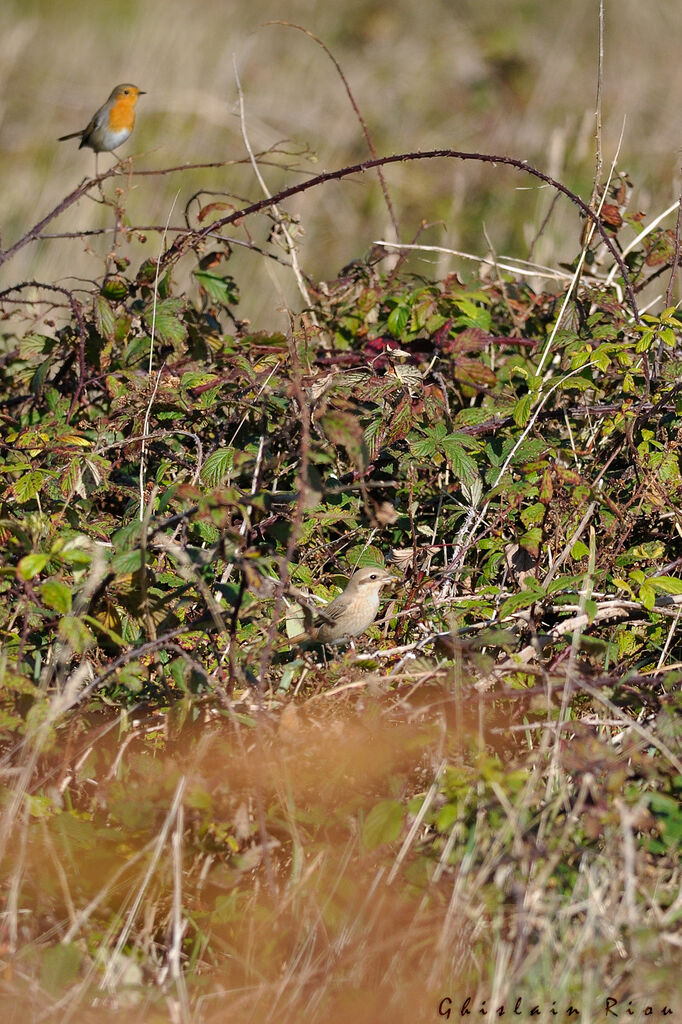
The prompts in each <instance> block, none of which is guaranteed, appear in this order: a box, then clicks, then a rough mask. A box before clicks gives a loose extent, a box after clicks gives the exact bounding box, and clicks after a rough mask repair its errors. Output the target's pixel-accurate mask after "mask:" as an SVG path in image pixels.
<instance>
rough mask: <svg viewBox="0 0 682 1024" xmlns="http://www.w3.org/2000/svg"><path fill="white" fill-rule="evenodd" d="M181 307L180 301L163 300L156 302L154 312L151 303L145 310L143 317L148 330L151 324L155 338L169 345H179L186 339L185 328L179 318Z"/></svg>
mask: <svg viewBox="0 0 682 1024" xmlns="http://www.w3.org/2000/svg"><path fill="white" fill-rule="evenodd" d="M183 306H184V303H183V302H182V301H181V299H163V300H162V301H161V302H157V304H156V312H154V307H153V304H152V303H150V304H149V305H148V306H147V308H146V309H145V313H144V316H145V320H146V321H147V325H148V326H149V328H150V330H151V326H152V323H153V324H154V333H155V335H156V337H157V338H159V339H160V340H161V341H163V342H166V343H167V344H169V345H179V344H180V343H181V342H183V341H184V340H185V338H186V337H187V328H186V327H185V325H184V323H183V322H182V320H180V318H179V314H180V313H181V312H182V310H183Z"/></svg>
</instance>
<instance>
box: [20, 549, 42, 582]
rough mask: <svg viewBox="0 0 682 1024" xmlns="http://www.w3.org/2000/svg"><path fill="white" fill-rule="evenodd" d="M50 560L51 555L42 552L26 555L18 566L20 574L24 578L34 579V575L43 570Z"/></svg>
mask: <svg viewBox="0 0 682 1024" xmlns="http://www.w3.org/2000/svg"><path fill="white" fill-rule="evenodd" d="M49 560H50V556H49V555H46V554H42V553H40V554H39V553H36V554H34V555H25V556H24V558H22V559H21V561H20V562H19V565H18V566H17V568H18V569H19V575H20V576H21V578H22V579H24V580H32V579H33V577H34V576H37V575H38V573H40V572H42V571H43V569H44V568H45V566H46V565H47V563H48V562H49Z"/></svg>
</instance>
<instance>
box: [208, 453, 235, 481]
mask: <svg viewBox="0 0 682 1024" xmlns="http://www.w3.org/2000/svg"><path fill="white" fill-rule="evenodd" d="M233 469H234V448H218V450H217V451H215V452H211V454H210V455H209V456H208V458H207V459H206V461H205V462H204V464H203V466H202V467H201V479H202V480H203V481H204V483H206V484H208V485H209V487H216V486H218V485H220V484H221V483H222V482H223V481H224V480H225V478H226V477H228V476H229V475H230V473H231V472H232V470H233Z"/></svg>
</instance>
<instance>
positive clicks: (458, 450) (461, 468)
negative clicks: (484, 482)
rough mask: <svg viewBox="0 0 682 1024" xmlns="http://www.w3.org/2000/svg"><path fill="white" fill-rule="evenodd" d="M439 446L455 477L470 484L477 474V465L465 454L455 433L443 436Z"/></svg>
mask: <svg viewBox="0 0 682 1024" xmlns="http://www.w3.org/2000/svg"><path fill="white" fill-rule="evenodd" d="M440 447H441V448H442V450H443V452H444V453H445V457H446V458H447V460H448V462H449V463H450V468H451V469H452V472H453V473H454V474H455V476H456V477H457V479H458V480H462V481H464V483H466V484H472V483H473V482H474V480H476V478H477V476H478V467H477V466H476V463H475V461H474V460H473V459H472V458H471V456H470V455H467V453H466V452H465V451H464V448H463V446H462V444H461V443H460V441H459V440H457V438H456V437H455V435H453V434H450V435H448V436H447V437H444V438H443V439H442V441H441V443H440Z"/></svg>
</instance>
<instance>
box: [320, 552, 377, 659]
mask: <svg viewBox="0 0 682 1024" xmlns="http://www.w3.org/2000/svg"><path fill="white" fill-rule="evenodd" d="M389 583H395V579H394V578H393V576H391V574H390V573H389V572H386V570H385V569H380V568H378V567H377V566H372V565H366V566H364V567H363V568H362V569H358V570H357V571H356V572H354V573H353V575H352V576H351V578H350V579H349V581H348V585H347V586H346V589H345V590H344V591H343V593H342V594H339V596H338V597H336V598H334V600H333V601H330V603H329V604H328V605H326V606H325V607H324V608H322V609H321V611H320V612H319V613H318V615H317V617H316V619H315V639H316V640H318V641H319V642H320V643H322V644H337V643H340V642H342V641H343V640H345V639H347V638H352V637H355V636H360V634H361V633H364V632H365V630H366V629H369V627H370V626H371V625H372V623H373V622H374V620H375V618H376V615H377V612H378V611H379V594H380V591H381V588H382V587H385V586H386V585H387V584H389Z"/></svg>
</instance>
